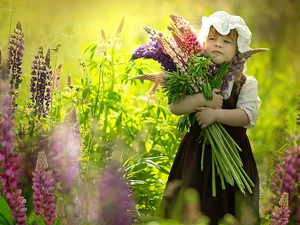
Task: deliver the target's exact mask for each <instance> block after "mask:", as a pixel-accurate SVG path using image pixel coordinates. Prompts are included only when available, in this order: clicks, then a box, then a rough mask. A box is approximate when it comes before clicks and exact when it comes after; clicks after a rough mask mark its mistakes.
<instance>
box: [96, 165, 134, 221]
mask: <svg viewBox="0 0 300 225" xmlns="http://www.w3.org/2000/svg"><path fill="white" fill-rule="evenodd" d="M99 191H100V201H99V204H100V208H101V212H100V213H101V215H102V220H103V222H104V224H110V225H119V224H123V225H131V224H133V222H134V218H135V212H136V206H135V202H134V199H133V196H132V191H131V190H130V189H129V187H128V185H127V183H126V181H125V179H124V177H123V173H122V172H121V171H120V170H119V167H118V164H117V163H116V162H111V163H110V164H109V165H108V167H107V168H106V170H105V172H104V174H103V175H102V176H101V177H100V181H99Z"/></svg>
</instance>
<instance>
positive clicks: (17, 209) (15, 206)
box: [9, 189, 27, 225]
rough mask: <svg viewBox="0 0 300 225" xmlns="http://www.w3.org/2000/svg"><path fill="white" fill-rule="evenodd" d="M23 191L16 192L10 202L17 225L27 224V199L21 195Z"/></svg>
mask: <svg viewBox="0 0 300 225" xmlns="http://www.w3.org/2000/svg"><path fill="white" fill-rule="evenodd" d="M21 194H22V191H21V190H20V189H18V190H16V191H15V192H14V193H13V194H12V197H11V199H10V201H9V204H10V208H11V212H12V214H13V217H14V218H15V221H16V223H15V224H16V225H25V224H26V219H27V216H26V211H27V208H26V205H25V204H26V199H25V198H24V197H23V196H22V195H21Z"/></svg>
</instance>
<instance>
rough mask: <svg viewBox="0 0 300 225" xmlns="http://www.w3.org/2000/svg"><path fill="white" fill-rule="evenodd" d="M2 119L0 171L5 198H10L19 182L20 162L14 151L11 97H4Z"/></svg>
mask: <svg viewBox="0 0 300 225" xmlns="http://www.w3.org/2000/svg"><path fill="white" fill-rule="evenodd" d="M2 117H3V120H2V121H1V122H0V168H4V172H0V178H1V179H2V183H3V187H4V191H5V193H6V198H7V199H10V197H11V193H12V192H14V190H15V189H17V188H18V187H19V185H20V182H21V176H20V172H21V170H20V166H19V165H21V164H22V162H21V161H20V160H21V157H20V154H19V153H17V152H15V151H14V147H15V140H16V137H15V133H14V122H13V117H14V111H13V107H12V97H11V96H10V95H7V96H5V97H4V102H3V108H2Z"/></svg>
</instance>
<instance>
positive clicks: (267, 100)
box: [0, 0, 300, 225]
mask: <svg viewBox="0 0 300 225" xmlns="http://www.w3.org/2000/svg"><path fill="white" fill-rule="evenodd" d="M0 3H1V4H0V50H1V51H0V79H1V80H0V101H1V103H0V224H1V225H2V224H3V225H11V224H39V225H41V224H47V225H48V224H49V225H52V224H68V225H69V224H70V225H71V224H76V225H77V224H105V225H117V224H118V225H119V224H120V225H131V224H148V225H153V224H172V225H173V224H187V223H189V224H199V225H201V224H202V225H205V224H208V221H207V218H206V217H205V216H203V215H201V213H200V212H198V211H197V210H195V209H196V207H195V206H196V205H197V202H194V201H193V200H194V198H193V196H194V194H195V193H193V192H192V191H191V192H189V193H187V194H186V195H183V199H182V201H183V202H185V204H187V205H188V206H189V207H187V208H188V210H187V211H186V212H184V213H178V215H177V216H176V217H174V218H172V219H171V220H165V219H163V218H160V217H159V216H158V214H157V211H158V209H159V208H160V201H161V198H162V194H163V191H164V188H165V182H166V179H167V177H168V172H169V170H170V167H171V165H172V162H173V158H174V155H175V153H176V150H177V147H178V144H179V143H180V141H181V138H182V137H183V135H184V132H185V131H184V132H181V131H178V130H177V128H176V126H177V122H178V117H176V116H174V115H171V114H170V112H169V111H168V108H167V99H166V97H165V96H164V93H163V92H162V91H161V90H160V88H158V89H157V90H156V91H155V92H153V91H152V90H154V89H153V83H151V82H148V81H140V80H131V79H130V78H132V77H134V76H137V75H140V74H145V73H149V72H154V71H159V70H160V67H159V65H158V64H157V63H156V62H154V61H150V60H141V59H138V60H134V61H132V60H129V59H130V58H131V56H132V54H133V51H134V49H136V48H137V47H138V46H140V45H141V44H142V43H147V42H148V35H147V34H146V33H145V32H144V30H143V26H145V25H149V26H151V27H153V28H155V29H157V30H161V31H163V32H167V31H166V26H167V25H169V23H170V19H169V16H168V15H169V14H170V13H175V14H177V15H182V16H184V17H185V18H186V19H188V20H189V21H190V23H191V24H192V25H193V26H194V27H195V29H196V30H198V29H199V28H200V22H201V17H202V16H203V15H208V14H210V13H212V12H214V11H216V10H221V9H222V10H226V11H228V12H230V13H232V14H238V15H241V16H242V17H243V18H244V19H245V21H246V22H247V24H248V25H249V28H250V29H251V30H252V32H253V38H252V44H251V46H252V47H253V48H255V47H266V48H269V51H268V52H265V53H261V54H258V55H255V56H253V58H251V59H249V61H248V62H247V74H251V75H253V76H254V77H255V78H256V79H257V80H258V83H259V95H260V98H261V100H262V102H263V104H262V107H261V109H260V112H259V119H258V121H257V124H256V126H255V127H254V128H252V129H249V130H248V135H249V138H250V141H251V145H252V148H253V151H254V155H255V158H256V161H257V164H258V169H259V173H260V182H261V184H260V212H261V221H262V224H276V225H277V224H278V225H279V224H297V225H298V224H300V209H299V204H300V195H299V193H300V183H299V182H300V171H299V168H300V140H299V139H300V96H299V93H300V89H299V88H300V81H299V78H298V74H299V73H300V66H299V64H298V62H297V52H299V51H300V44H299V43H298V42H297V43H296V42H295V40H298V39H299V37H300V29H299V26H300V22H299V21H300V20H299V16H298V13H297V7H298V5H297V3H296V2H286V3H285V5H284V7H282V6H281V5H280V4H281V3H280V0H275V1H274V0H273V1H271V0H264V1H258V0H251V1H250V0H246V1H245V2H244V3H243V5H244V6H243V7H242V8H241V7H240V1H238V0H232V1H230V4H229V1H207V0H202V1H193V0H185V1H180V0H173V1H172V0H166V1H158V0H154V1H144V2H143V1H136V0H133V1H128V2H126V4H125V3H123V2H122V1H111V2H107V1H103V2H102V1H96V0H87V1H57V0H55V1H51V2H50V1H49V2H48V1H44V2H43V1H37V0H29V1H21V0H13V1H10V0H0ZM258 3H259V4H260V6H261V7H260V8H259V9H258V8H257V7H256V6H257V4H258ZM157 6H159V9H158V8H157ZM266 8H267V9H268V10H266ZM270 12H272V13H270ZM286 37H293V38H286ZM242 213H243V218H244V221H242V222H241V221H240V222H238V221H236V220H235V219H234V218H233V217H232V216H230V215H226V216H225V217H224V222H223V224H227V225H233V224H235V225H236V224H249V225H251V224H252V219H253V218H251V217H249V215H248V214H247V207H245V208H244V209H242Z"/></svg>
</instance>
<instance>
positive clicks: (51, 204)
mask: <svg viewBox="0 0 300 225" xmlns="http://www.w3.org/2000/svg"><path fill="white" fill-rule="evenodd" d="M47 168H48V162H47V158H46V155H45V152H44V151H40V152H38V158H37V163H36V168H35V170H34V171H33V172H32V175H33V178H32V181H33V185H32V189H33V191H34V193H33V205H34V213H35V214H36V215H37V216H40V217H41V218H42V219H43V220H44V221H45V223H46V224H47V225H52V224H53V222H54V220H55V196H54V190H55V181H54V178H53V174H52V170H46V169H47Z"/></svg>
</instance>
